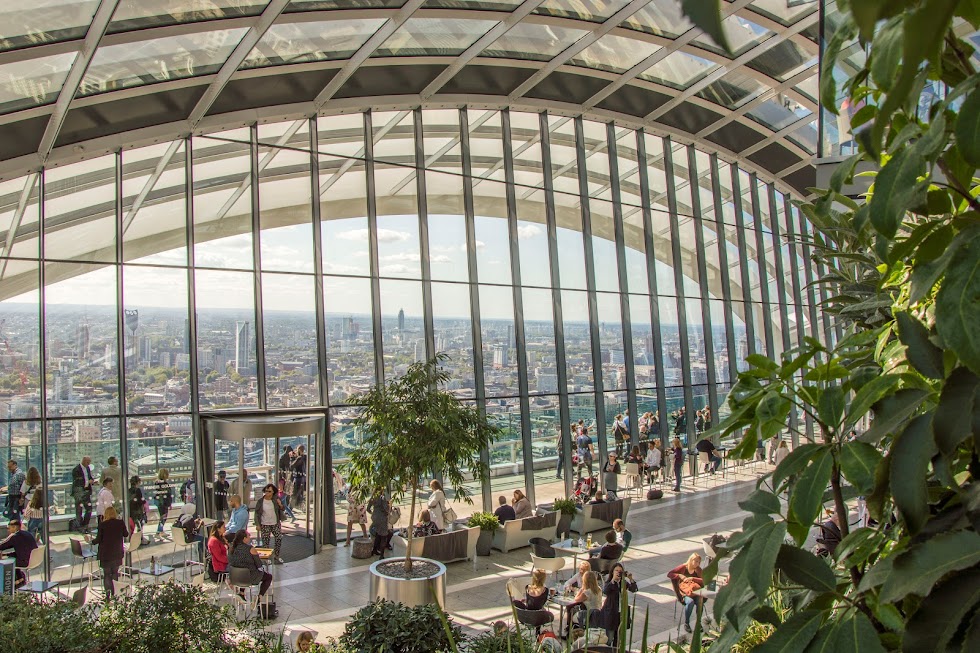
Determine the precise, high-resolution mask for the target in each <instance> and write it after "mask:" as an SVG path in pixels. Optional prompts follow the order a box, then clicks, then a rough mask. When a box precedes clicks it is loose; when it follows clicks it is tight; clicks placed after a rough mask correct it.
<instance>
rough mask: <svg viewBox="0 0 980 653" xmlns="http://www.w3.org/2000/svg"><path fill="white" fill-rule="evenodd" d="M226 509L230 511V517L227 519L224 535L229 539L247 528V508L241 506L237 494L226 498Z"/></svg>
mask: <svg viewBox="0 0 980 653" xmlns="http://www.w3.org/2000/svg"><path fill="white" fill-rule="evenodd" d="M228 507H229V508H230V509H231V516H230V517H228V524H227V525H226V526H225V534H226V536H227V537H228V538H229V539H230V538H231V537H232V536H234V535H235V533H237V532H238V531H244V530H246V529H247V528H248V507H247V506H244V505H242V498H241V497H240V496H238V495H237V494H233V495H231V496H230V497H228Z"/></svg>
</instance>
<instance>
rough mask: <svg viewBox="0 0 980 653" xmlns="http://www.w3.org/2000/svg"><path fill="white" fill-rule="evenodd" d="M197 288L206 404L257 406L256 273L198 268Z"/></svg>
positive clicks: (207, 407)
mask: <svg viewBox="0 0 980 653" xmlns="http://www.w3.org/2000/svg"><path fill="white" fill-rule="evenodd" d="M194 288H195V291H196V293H197V294H196V299H197V366H198V377H199V378H198V383H199V384H200V385H199V387H200V393H199V394H200V405H201V410H219V409H224V408H256V407H257V406H258V387H257V385H256V373H255V352H256V348H255V286H254V281H253V278H252V274H251V273H249V272H224V271H213V270H197V271H196V272H195V274H194Z"/></svg>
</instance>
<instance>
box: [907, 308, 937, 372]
mask: <svg viewBox="0 0 980 653" xmlns="http://www.w3.org/2000/svg"><path fill="white" fill-rule="evenodd" d="M895 320H896V322H897V323H898V338H899V340H901V341H902V344H903V345H905V346H906V347H907V348H908V349H907V350H906V356H908V359H909V362H910V363H912V365H913V366H914V367H915V369H917V370H919V372H921V373H922V375H923V376H925V377H928V378H930V379H941V378H943V376H944V375H943V352H942V350H941V349H940V348H939V347H937V346H936V345H934V344H932V342H930V341H929V330H928V329H927V328H926V327H925V325H924V324H922V323H921V322H919V321H918V320H917V319H915V318H914V317H913V316H912V315H911V314H909V313H907V312H905V311H900V312H898V313H896V314H895Z"/></svg>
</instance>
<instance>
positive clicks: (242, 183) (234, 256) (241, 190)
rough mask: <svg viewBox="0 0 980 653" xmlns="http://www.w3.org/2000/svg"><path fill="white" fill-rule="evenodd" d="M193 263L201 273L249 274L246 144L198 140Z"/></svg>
mask: <svg viewBox="0 0 980 653" xmlns="http://www.w3.org/2000/svg"><path fill="white" fill-rule="evenodd" d="M193 153H194V159H193V160H194V258H195V262H196V264H197V265H198V266H200V267H216V268H240V269H245V270H248V269H251V268H252V264H253V259H252V193H251V192H250V191H249V188H250V186H251V184H252V179H251V176H250V174H249V173H250V171H251V169H252V164H251V155H250V153H249V146H248V144H247V143H230V142H226V141H216V140H212V139H208V138H204V137H200V138H195V139H194V144H193Z"/></svg>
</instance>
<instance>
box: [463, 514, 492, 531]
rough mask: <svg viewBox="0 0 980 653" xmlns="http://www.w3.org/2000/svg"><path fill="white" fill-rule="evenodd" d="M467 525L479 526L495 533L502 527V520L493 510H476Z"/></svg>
mask: <svg viewBox="0 0 980 653" xmlns="http://www.w3.org/2000/svg"><path fill="white" fill-rule="evenodd" d="M466 525H467V526H469V527H470V528H473V527H474V526H479V527H480V530H481V531H485V532H490V533H493V532H495V531H496V530H497V529H498V528H500V520H499V519H497V516H496V515H495V514H493V513H492V512H474V513H473V514H472V515H470V519H469V521H468V522H466Z"/></svg>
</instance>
